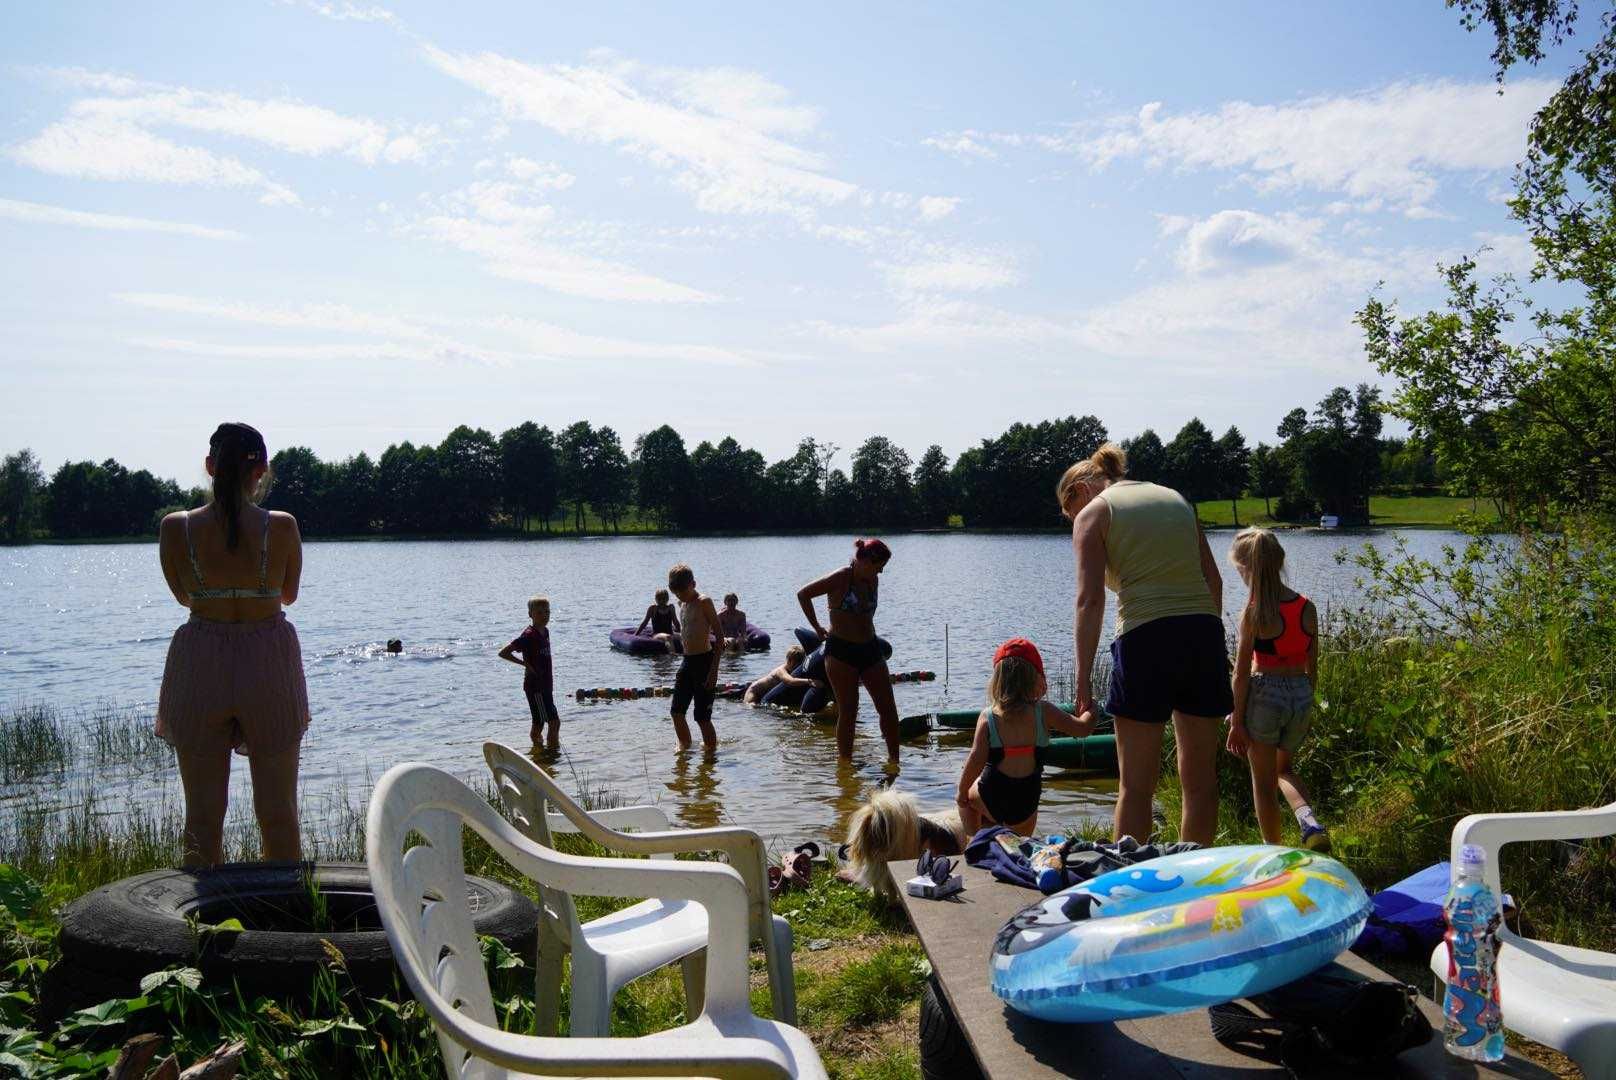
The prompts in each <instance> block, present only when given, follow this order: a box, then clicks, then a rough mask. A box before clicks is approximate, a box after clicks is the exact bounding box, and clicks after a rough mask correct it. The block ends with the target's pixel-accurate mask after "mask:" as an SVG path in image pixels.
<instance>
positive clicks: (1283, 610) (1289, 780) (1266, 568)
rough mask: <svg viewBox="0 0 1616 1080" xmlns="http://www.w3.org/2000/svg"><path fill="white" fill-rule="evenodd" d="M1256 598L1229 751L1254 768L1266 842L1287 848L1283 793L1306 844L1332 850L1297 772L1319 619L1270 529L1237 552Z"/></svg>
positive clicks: (1240, 656) (1244, 636)
mask: <svg viewBox="0 0 1616 1080" xmlns="http://www.w3.org/2000/svg"><path fill="white" fill-rule="evenodd" d="M1229 557H1230V558H1231V559H1232V560H1233V562H1234V565H1235V568H1236V569H1238V570H1239V571H1240V577H1241V578H1242V579H1243V580H1244V581H1245V583H1246V588H1247V589H1249V590H1250V596H1249V598H1248V599H1247V600H1246V606H1245V608H1244V610H1242V611H1241V612H1240V644H1239V648H1238V651H1237V652H1236V654H1235V662H1234V712H1232V713H1230V714H1229V740H1228V747H1229V752H1230V753H1234V754H1240V755H1241V756H1243V757H1244V758H1245V759H1246V764H1247V765H1249V766H1250V767H1251V797H1252V800H1253V801H1254V802H1255V803H1256V805H1257V825H1258V827H1259V828H1261V829H1262V835H1263V840H1264V842H1266V843H1269V844H1277V843H1280V833H1281V830H1280V818H1279V807H1278V806H1277V805H1276V804H1275V800H1274V791H1275V789H1276V788H1278V790H1279V791H1281V792H1283V793H1284V795H1285V799H1286V801H1287V802H1289V803H1290V804H1291V810H1292V811H1293V812H1294V813H1295V814H1296V823H1297V825H1299V826H1300V827H1301V830H1302V846H1303V847H1306V848H1309V849H1310V850H1313V851H1329V850H1330V834H1329V833H1327V832H1325V830H1324V826H1322V825H1320V824H1319V822H1318V819H1317V818H1315V817H1314V816H1313V808H1312V807H1311V806H1310V805H1308V797H1307V791H1306V790H1305V789H1304V788H1303V787H1302V781H1301V778H1300V777H1298V776H1297V775H1296V773H1295V771H1294V769H1293V768H1292V765H1293V759H1294V758H1295V755H1296V749H1297V747H1299V746H1300V745H1301V744H1302V740H1303V739H1304V738H1306V737H1307V730H1308V726H1309V724H1310V723H1311V722H1312V712H1313V686H1314V684H1315V682H1316V680H1317V677H1318V670H1319V637H1318V635H1319V617H1318V613H1317V612H1316V611H1315V610H1314V609H1313V602H1312V601H1311V600H1309V599H1308V598H1307V597H1305V596H1303V595H1302V594H1301V593H1298V592H1296V591H1294V590H1292V589H1290V588H1288V587H1286V585H1285V582H1284V581H1283V580H1282V578H1281V571H1282V570H1283V569H1284V567H1285V549H1284V548H1282V547H1280V546H1279V539H1278V537H1276V536H1275V535H1274V534H1273V533H1271V532H1269V531H1268V530H1267V529H1246V530H1244V531H1242V532H1241V533H1240V534H1239V535H1238V536H1236V537H1235V538H1234V547H1232V548H1231V549H1230V551H1229Z"/></svg>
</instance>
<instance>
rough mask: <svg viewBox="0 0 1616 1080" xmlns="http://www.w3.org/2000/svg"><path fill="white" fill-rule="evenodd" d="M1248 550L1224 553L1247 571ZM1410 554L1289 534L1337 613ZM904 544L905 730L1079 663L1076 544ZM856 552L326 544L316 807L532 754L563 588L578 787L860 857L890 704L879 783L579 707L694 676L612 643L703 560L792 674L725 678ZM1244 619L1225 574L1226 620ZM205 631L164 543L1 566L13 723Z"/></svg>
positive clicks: (817, 733)
mask: <svg viewBox="0 0 1616 1080" xmlns="http://www.w3.org/2000/svg"><path fill="white" fill-rule="evenodd" d="M1231 536H1232V534H1231V533H1227V532H1224V533H1215V534H1213V535H1212V537H1211V540H1212V545H1213V550H1214V551H1216V552H1217V553H1218V554H1219V556H1220V558H1224V559H1225V561H1226V558H1227V548H1228V545H1229V541H1230V538H1231ZM1391 536H1392V534H1390V533H1385V532H1378V533H1346V532H1317V531H1304V532H1295V533H1288V534H1286V535H1285V536H1284V543H1285V546H1286V549H1287V553H1288V554H1287V561H1288V565H1289V571H1290V574H1289V576H1290V579H1291V582H1292V584H1293V585H1294V586H1295V587H1297V588H1298V589H1300V590H1302V591H1303V592H1305V593H1307V594H1308V595H1310V596H1312V597H1313V598H1314V599H1315V601H1317V602H1318V603H1319V604H1320V605H1321V607H1322V606H1326V605H1328V604H1330V603H1340V602H1350V601H1352V600H1353V599H1354V598H1355V597H1356V595H1357V589H1356V588H1355V585H1354V578H1355V576H1356V575H1355V573H1354V571H1353V570H1352V569H1351V568H1350V567H1341V566H1338V565H1337V563H1336V554H1337V553H1338V552H1340V551H1342V550H1343V549H1349V548H1356V547H1358V546H1360V545H1362V544H1363V543H1365V542H1373V543H1376V544H1378V545H1382V546H1384V545H1386V544H1388V543H1389V541H1390V539H1391ZM1406 536H1407V538H1408V540H1409V542H1410V545H1411V546H1412V547H1413V548H1414V550H1416V551H1417V552H1421V553H1426V554H1435V553H1436V551H1437V550H1438V548H1439V547H1440V545H1441V544H1443V543H1444V542H1451V541H1453V540H1454V539H1455V537H1454V535H1453V534H1450V533H1444V532H1437V531H1420V532H1411V533H1408V534H1406ZM893 549H894V552H895V557H894V558H893V560H892V562H891V564H890V565H889V566H888V568H887V571H886V573H885V575H884V576H883V579H882V583H881V609H880V612H879V613H878V615H877V619H876V622H877V627H878V630H879V632H880V633H881V634H882V636H884V637H886V638H888V639H889V640H890V641H891V642H892V643H893V646H894V653H893V657H892V662H891V666H892V668H893V670H899V669H903V670H912V669H929V670H933V671H936V672H937V676H938V677H937V681H936V682H931V683H912V684H904V685H900V686H898V687H896V688H895V692H896V694H897V699H898V708H899V711H900V712H901V713H905V714H908V713H916V712H923V711H928V710H931V709H934V708H964V707H973V706H976V705H978V704H979V703H980V702H981V699H982V693H983V688H984V687H985V686H986V683H987V677H988V674H989V665H990V658H991V656H992V652H993V649H994V647H995V646H996V645H997V644H998V643H999V642H1000V641H1002V640H1003V639H1005V638H1006V637H1009V636H1012V635H1015V634H1022V635H1026V636H1028V637H1031V638H1032V639H1033V640H1034V641H1036V642H1037V643H1038V645H1039V647H1040V648H1041V649H1042V650H1043V653H1044V657H1045V661H1046V666H1047V667H1048V668H1049V670H1050V671H1051V673H1052V674H1053V673H1054V672H1057V671H1067V670H1069V669H1070V666H1071V659H1072V634H1071V623H1072V600H1073V584H1072V557H1071V547H1070V542H1069V540H1068V539H1067V538H1066V537H1064V536H1060V535H1051V536H1001V535H975V534H958V535H954V534H950V535H943V534H938V535H932V534H926V535H909V536H898V537H896V538H895V539H894V541H893ZM849 551H850V544H849V542H848V540H847V539H846V538H845V537H841V536H793V537H747V538H742V539H712V538H709V539H663V538H646V537H633V538H621V539H615V538H600V539H579V540H551V541H482V542H403V541H401V542H372V543H347V542H328V543H316V542H311V543H309V544H307V545H306V548H305V553H304V570H303V587H302V598H301V599H300V600H299V601H298V603H297V604H296V605H295V606H294V607H292V608H291V609H289V612H288V614H289V616H290V618H291V619H292V620H293V622H294V623H295V624H296V626H297V629H298V633H299V635H300V636H301V639H302V644H303V651H304V661H305V667H306V670H307V675H308V684H309V700H310V706H311V709H312V711H313V715H314V719H313V723H312V724H311V725H310V727H309V732H308V736H307V739H306V741H305V743H304V749H303V772H302V784H303V789H304V796H305V798H306V799H307V798H310V797H314V796H319V795H322V794H325V793H329V792H333V791H341V790H346V791H350V792H352V791H362V790H363V789H364V787H365V786H366V784H367V781H368V780H370V779H374V777H376V776H378V775H380V773H382V772H383V771H385V770H386V769H387V768H388V767H390V766H391V765H393V764H395V763H397V762H400V761H411V760H417V761H428V762H432V763H434V764H437V765H439V766H441V767H444V768H446V769H449V770H451V771H453V772H455V773H456V774H458V775H462V776H467V777H472V776H475V775H477V774H478V773H479V772H480V771H481V769H482V756H481V749H480V748H481V744H482V742H483V740H485V739H488V738H497V739H501V740H504V741H506V742H509V743H511V744H513V745H517V746H526V743H527V731H528V714H527V705H526V702H525V701H524V699H523V697H522V692H521V681H522V677H521V672H520V671H519V670H518V669H517V668H516V667H515V666H513V665H510V664H507V663H505V662H503V661H501V660H499V659H497V658H496V656H495V653H496V652H497V651H498V650H499V648H500V647H501V646H502V645H504V643H505V642H507V641H509V640H510V639H511V638H512V637H513V636H515V634H516V633H517V632H518V631H519V630H520V629H521V628H522V626H523V625H524V623H525V622H526V615H525V601H526V600H527V598H528V597H529V596H531V595H534V594H538V593H543V594H546V595H548V596H549V597H550V599H551V604H552V610H553V613H554V614H553V620H552V623H551V634H552V643H553V651H554V667H555V680H556V697H557V699H558V704H559V706H560V712H561V719H562V729H561V731H562V750H561V753H560V756H559V758H557V759H554V760H553V761H551V762H550V767H551V768H552V771H554V772H555V773H556V774H557V775H558V776H559V777H560V778H561V779H562V781H563V782H564V783H567V784H569V785H572V786H574V787H576V786H578V785H579V784H583V783H587V784H588V785H589V786H591V787H594V788H597V789H606V790H610V791H613V792H616V793H617V794H618V795H620V796H622V797H624V798H626V799H629V800H631V801H636V802H637V801H644V800H650V801H655V802H659V803H661V804H663V805H664V806H666V807H668V809H669V810H670V812H671V813H672V815H673V816H674V817H675V819H676V820H678V821H681V822H684V823H686V824H688V825H692V826H700V825H711V824H716V823H720V822H724V823H737V824H743V825H746V826H749V827H751V828H755V829H757V830H758V831H760V832H761V833H763V834H764V836H765V837H768V838H770V839H774V840H779V841H787V840H794V839H795V838H801V837H824V836H836V837H839V836H840V835H841V831H842V829H843V827H844V825H845V821H846V818H847V815H848V814H849V813H850V812H851V811H852V809H853V808H855V807H856V806H857V805H858V804H859V803H860V802H861V801H862V800H863V799H865V798H867V797H868V795H869V793H870V792H871V791H873V790H874V789H875V786H876V785H877V784H878V783H879V782H880V781H881V765H882V763H883V761H884V758H885V753H884V750H883V748H882V746H881V742H880V737H879V732H878V731H877V730H876V727H875V723H874V713H873V710H871V709H870V707H869V704H868V702H867V701H866V702H865V703H864V705H863V708H862V711H861V721H860V733H859V738H858V742H857V747H856V750H855V763H854V765H853V766H852V767H851V768H838V766H837V762H836V747H835V738H834V733H833V731H832V730H831V729H829V728H822V727H818V726H815V725H813V724H810V723H808V722H807V721H804V720H800V719H787V718H782V717H780V716H777V715H774V714H772V713H770V712H767V711H760V710H753V709H750V708H747V707H746V706H743V705H741V704H739V703H735V702H723V701H721V702H719V703H718V704H717V706H716V707H715V713H714V723H715V725H716V726H717V728H718V732H719V736H720V740H721V741H720V745H719V751H718V754H717V758H716V761H707V760H704V758H703V756H702V755H701V754H699V753H696V754H685V755H679V754H676V753H675V743H674V739H673V731H672V728H671V725H670V724H669V722H668V716H667V711H668V702H667V699H665V698H664V699H650V700H640V701H617V702H601V703H593V704H584V703H578V702H575V701H574V700H573V699H572V696H571V691H572V690H574V689H575V688H577V687H594V686H648V685H653V684H669V683H671V682H672V680H673V673H674V670H675V664H676V661H675V660H672V659H661V658H654V659H653V658H641V657H632V656H628V655H625V654H622V653H618V652H615V651H613V650H612V649H610V648H609V647H608V645H607V639H606V634H607V631H608V630H609V629H610V628H612V627H614V626H620V625H623V624H625V623H638V621H639V619H640V616H641V615H642V614H643V612H644V610H645V607H646V605H647V604H648V603H650V602H651V594H652V592H653V591H654V590H655V589H656V588H657V587H658V586H659V585H660V584H661V583H662V582H663V581H665V580H666V575H667V569H668V567H669V566H670V565H671V564H673V563H675V562H679V561H684V562H688V563H690V564H691V565H692V566H693V567H694V568H695V571H696V575H697V581H698V584H699V585H700V587H701V588H702V589H703V591H705V592H707V593H709V594H711V595H713V596H715V597H720V596H722V595H723V594H724V593H725V592H727V591H734V592H737V593H739V594H740V598H741V607H742V608H744V609H745V610H746V612H747V613H748V615H749V616H750V618H751V620H752V621H753V622H755V623H757V624H758V625H759V626H761V627H763V628H764V629H766V630H768V631H769V632H770V633H771V634H772V635H773V636H774V642H775V646H774V649H773V650H772V651H771V652H769V653H767V654H751V655H744V656H733V657H725V658H724V660H723V661H722V666H721V669H720V679H721V680H722V681H740V680H743V679H749V678H754V677H756V676H758V675H761V674H763V673H764V672H765V671H767V670H768V669H769V668H770V667H771V666H773V665H775V664H778V663H779V662H780V660H781V658H782V656H783V653H784V649H785V645H786V643H788V642H789V641H790V640H791V634H790V630H791V628H792V627H794V626H797V625H799V624H801V622H802V616H801V612H800V611H799V610H798V608H797V604H796V597H795V593H796V588H797V587H798V586H799V585H800V584H801V583H802V582H805V581H808V580H810V579H812V578H813V577H815V576H817V575H819V574H821V573H824V572H826V571H828V570H831V569H833V568H835V567H836V566H838V565H840V564H841V563H843V562H845V561H846V559H847V557H848V554H849ZM1243 599H1244V590H1243V589H1242V587H1241V586H1240V584H1239V578H1238V576H1237V575H1236V574H1235V573H1234V572H1233V570H1232V569H1229V568H1227V567H1226V569H1225V607H1226V608H1232V607H1234V606H1236V605H1238V604H1239V603H1241V602H1242V601H1243ZM184 614H185V613H184V611H183V609H181V608H179V607H178V606H176V605H175V604H174V602H173V599H172V597H171V596H170V595H169V593H168V590H167V588H166V586H165V585H164V583H163V578H162V574H161V571H160V570H159V567H158V562H157V551H156V547H155V545H145V544H120V545H83V546H36V547H23V548H4V549H0V703H4V704H7V705H16V704H23V703H29V702H45V703H49V704H52V705H55V706H57V707H59V708H61V709H62V710H63V711H64V712H67V713H70V714H71V713H75V712H79V711H83V710H87V709H89V708H92V707H94V706H96V705H99V704H113V705H119V706H128V705H135V706H139V707H141V708H143V709H145V710H147V711H148V712H149V711H150V710H151V709H153V708H154V707H155V701H156V697H157V688H158V684H159V682H160V681H161V677H162V670H163V658H164V655H165V652H166V650H167V647H168V640H169V636H170V634H171V633H172V632H173V630H174V627H175V626H176V625H177V624H178V623H179V622H181V621H182V619H183V616H184ZM1108 623H1109V618H1108ZM945 626H946V627H947V647H946V652H947V658H946V663H945V640H944V638H945V632H944V628H945ZM392 637H397V638H401V639H403V642H404V646H405V648H404V652H403V654H402V655H389V654H388V653H387V652H385V651H384V648H383V645H384V642H385V641H386V640H387V639H388V638H392ZM1102 647H1103V646H1102ZM945 675H946V679H945ZM967 742H968V736H967V735H965V734H964V733H952V734H938V733H935V732H934V733H933V734H932V735H930V736H929V737H927V738H925V739H923V740H916V741H913V742H910V743H907V744H905V746H904V750H903V759H902V774H901V776H900V777H899V778H898V780H897V783H898V785H900V786H901V787H903V788H906V789H908V790H911V791H913V792H915V793H916V794H917V795H918V796H919V797H920V798H921V800H922V802H923V803H924V804H925V805H927V806H928V807H936V808H944V807H949V806H952V804H953V791H954V785H955V783H956V781H957V777H958V771H959V767H960V765H961V763H962V761H963V759H964V755H965V750H966V744H967ZM157 772H158V774H157V775H156V776H146V777H142V778H139V779H138V780H132V779H131V778H129V777H125V778H124V780H125V781H126V782H125V784H123V785H121V786H122V787H123V788H124V792H125V796H126V797H129V798H135V799H140V798H142V797H150V793H151V792H154V791H166V792H167V793H168V797H169V798H170V799H172V798H173V797H174V792H176V791H177V787H178V780H177V773H176V771H175V769H174V766H173V763H172V760H169V761H168V762H166V763H164V764H163V765H162V767H161V768H160V769H158V770H157ZM236 774H237V775H236V783H235V794H234V795H233V801H234V802H235V803H236V804H238V805H243V806H245V805H246V786H245V782H246V768H245V762H238V763H237V766H236ZM82 779H83V778H80V780H81V781H82ZM53 782H54V781H53ZM1114 793H1115V783H1114V781H1113V782H1109V783H1107V782H1103V781H1101V782H1094V781H1080V780H1076V779H1071V778H1065V777H1061V776H1058V775H1055V774H1051V779H1050V781H1049V782H1048V783H1047V784H1046V789H1045V796H1044V808H1045V820H1046V821H1050V822H1053V821H1059V820H1068V819H1070V818H1072V817H1076V816H1082V815H1103V814H1106V813H1108V812H1109V807H1110V804H1111V801H1112V798H1113V796H1114Z"/></svg>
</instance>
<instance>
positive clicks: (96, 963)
mask: <svg viewBox="0 0 1616 1080" xmlns="http://www.w3.org/2000/svg"><path fill="white" fill-rule="evenodd" d="M310 875H312V877H313V880H314V882H315V884H316V885H317V886H318V888H319V893H320V895H321V896H322V897H323V898H324V900H325V903H326V905H327V906H328V909H329V917H330V921H331V923H332V925H333V926H335V927H336V928H335V929H333V930H331V931H329V932H326V933H311V932H307V931H301V930H276V929H273V928H267V929H248V930H244V931H240V932H223V933H209V934H197V933H196V932H195V930H194V929H193V928H192V925H191V921H192V920H195V921H199V922H202V923H208V924H216V923H219V922H222V921H224V920H225V919H227V918H232V917H234V918H240V919H241V920H242V921H243V922H244V923H246V924H247V925H248V926H249V927H261V926H269V927H272V926H273V924H274V923H275V922H276V921H277V919H281V918H285V917H286V915H287V913H289V912H291V913H296V912H298V911H299V910H300V909H301V911H303V912H306V911H307V909H308V907H309V904H310V898H311V892H310V889H309V877H310ZM466 886H467V894H468V897H467V898H468V900H469V901H470V902H471V907H472V911H473V912H474V913H475V922H476V927H477V933H479V934H483V935H488V936H491V937H494V938H497V939H499V940H500V941H501V942H503V943H504V944H505V945H506V946H507V947H508V948H510V949H511V950H512V951H513V952H515V953H516V954H517V955H518V956H521V957H523V958H525V959H526V960H528V961H529V962H530V963H531V962H532V961H533V959H534V952H535V949H536V947H537V940H538V937H537V928H538V918H539V910H538V907H537V906H536V905H535V904H534V903H533V901H531V900H529V899H528V898H527V897H525V896H523V895H522V894H521V893H518V892H516V891H515V890H513V889H511V888H510V887H508V886H506V885H501V884H500V883H499V882H497V881H490V880H488V879H487V878H480V877H471V876H468V877H467V879H466ZM294 917H295V916H294ZM57 940H58V943H59V945H60V948H61V954H62V955H61V959H60V960H59V961H58V962H57V963H56V964H55V965H54V966H53V967H52V968H51V970H50V971H49V972H48V973H47V975H46V979H45V987H44V995H43V996H44V1000H43V1001H42V1002H41V1004H42V1006H43V1008H44V1011H45V1012H46V1014H48V1015H49V1016H52V1017H59V1016H62V1015H65V1014H66V1013H68V1012H70V1011H72V1010H73V1009H77V1008H83V1007H85V1006H87V1005H93V1004H95V1003H97V1002H100V1001H105V1000H106V999H108V998H112V997H133V996H134V995H136V994H138V993H139V990H140V979H141V977H142V976H144V975H148V974H150V973H151V972H154V971H160V970H162V969H163V968H165V967H173V966H186V965H189V966H194V967H197V968H200V969H201V971H202V974H203V977H204V979H205V980H206V981H207V983H208V984H210V985H215V986H221V987H229V986H230V985H231V984H232V982H234V983H235V984H236V985H239V986H240V988H241V991H242V993H243V994H247V995H253V994H265V995H268V996H271V997H286V996H289V995H297V996H306V995H307V992H308V988H309V986H310V983H311V980H312V978H313V976H314V973H315V972H316V971H317V970H319V969H320V968H321V967H327V966H330V964H331V959H332V958H331V956H330V953H329V952H328V950H327V946H326V943H327V942H329V943H330V944H331V945H334V946H336V948H337V949H339V950H341V952H342V956H343V959H344V961H345V964H346V967H347V971H348V975H349V976H350V977H351V978H352V980H353V982H354V984H355V985H356V986H357V987H358V988H359V989H360V991H361V992H363V993H365V994H367V995H371V996H380V995H383V994H387V993H390V992H391V990H392V988H393V984H394V975H395V972H396V968H395V966H394V964H393V954H392V949H391V948H390V947H389V945H388V943H387V935H386V933H385V932H383V931H382V929H381V920H380V916H379V915H378V914H377V912H376V903H375V897H374V894H372V892H371V889H370V875H369V873H368V872H367V870H366V868H365V866H364V864H362V863H328V862H321V863H231V864H227V865H224V866H219V867H214V868H212V869H209V870H195V871H192V870H155V871H152V872H151V873H146V874H138V875H136V876H134V877H129V878H124V879H123V880H121V881H115V882H113V883H112V884H110V885H106V886H103V887H102V888H99V889H97V890H95V891H94V892H92V893H89V894H88V895H86V896H83V897H80V898H79V899H78V900H76V901H74V902H73V904H71V905H70V906H69V907H68V908H67V910H66V911H65V912H64V913H63V916H62V929H61V933H60V935H59V936H58V939H57Z"/></svg>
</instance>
